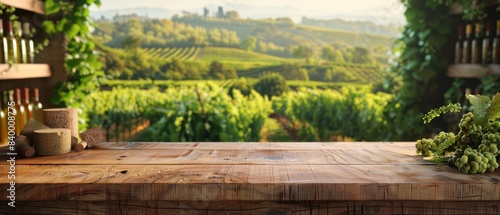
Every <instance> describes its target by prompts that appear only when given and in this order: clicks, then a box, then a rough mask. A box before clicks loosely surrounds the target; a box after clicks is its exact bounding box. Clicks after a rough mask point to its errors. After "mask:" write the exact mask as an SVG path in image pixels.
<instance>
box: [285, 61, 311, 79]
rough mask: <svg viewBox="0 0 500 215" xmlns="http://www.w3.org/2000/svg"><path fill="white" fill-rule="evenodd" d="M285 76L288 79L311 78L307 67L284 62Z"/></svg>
mask: <svg viewBox="0 0 500 215" xmlns="http://www.w3.org/2000/svg"><path fill="white" fill-rule="evenodd" d="M283 77H284V78H285V79H286V80H304V81H308V80H309V73H308V71H307V69H304V68H300V66H299V65H298V64H283Z"/></svg>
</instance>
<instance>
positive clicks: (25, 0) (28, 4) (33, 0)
mask: <svg viewBox="0 0 500 215" xmlns="http://www.w3.org/2000/svg"><path fill="white" fill-rule="evenodd" d="M0 3H3V4H6V5H9V6H12V7H16V8H20V9H24V10H28V11H31V12H35V13H39V14H45V4H44V3H43V1H40V0H0Z"/></svg>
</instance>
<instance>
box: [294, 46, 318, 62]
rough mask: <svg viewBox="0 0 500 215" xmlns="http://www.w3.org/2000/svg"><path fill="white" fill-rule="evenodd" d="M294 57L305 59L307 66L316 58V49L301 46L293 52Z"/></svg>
mask: <svg viewBox="0 0 500 215" xmlns="http://www.w3.org/2000/svg"><path fill="white" fill-rule="evenodd" d="M292 55H293V56H295V57H298V58H304V59H305V60H306V64H309V63H310V62H311V58H312V57H313V56H314V49H313V48H312V47H311V46H308V45H306V44H301V45H299V46H297V47H295V48H294V49H293V50H292Z"/></svg>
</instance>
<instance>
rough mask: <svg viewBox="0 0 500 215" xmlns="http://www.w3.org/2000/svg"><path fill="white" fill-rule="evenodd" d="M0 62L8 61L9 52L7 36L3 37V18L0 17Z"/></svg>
mask: <svg viewBox="0 0 500 215" xmlns="http://www.w3.org/2000/svg"><path fill="white" fill-rule="evenodd" d="M0 40H1V41H0V64H5V63H9V58H8V57H9V52H8V48H9V46H8V45H7V37H5V32H4V30H3V20H1V19H0Z"/></svg>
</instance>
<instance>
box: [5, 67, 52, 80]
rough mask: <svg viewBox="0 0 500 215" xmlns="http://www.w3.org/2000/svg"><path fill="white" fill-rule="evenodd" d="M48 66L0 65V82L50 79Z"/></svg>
mask: <svg viewBox="0 0 500 215" xmlns="http://www.w3.org/2000/svg"><path fill="white" fill-rule="evenodd" d="M51 76H52V74H51V72H50V67H49V65H48V64H14V65H13V66H12V67H9V65H8V64H0V80H11V79H29V78H48V77H51Z"/></svg>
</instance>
